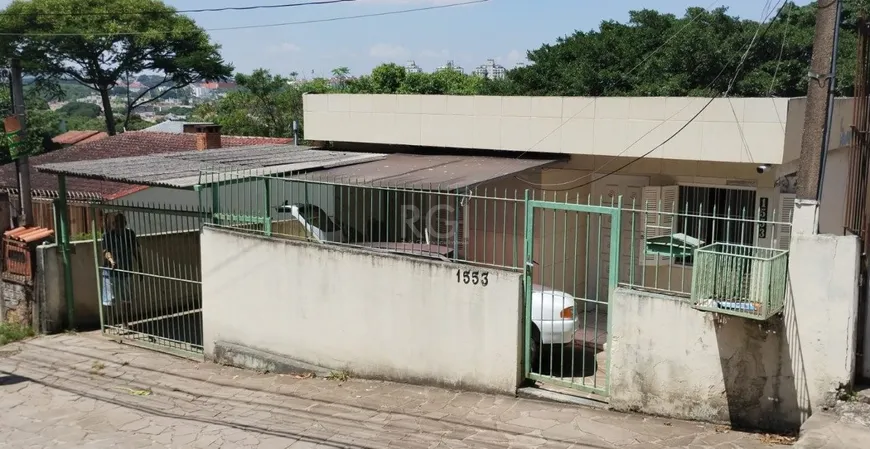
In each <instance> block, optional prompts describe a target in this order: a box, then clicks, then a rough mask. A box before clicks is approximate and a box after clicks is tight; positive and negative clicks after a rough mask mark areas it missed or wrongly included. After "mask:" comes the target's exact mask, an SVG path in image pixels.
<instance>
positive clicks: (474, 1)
mask: <svg viewBox="0 0 870 449" xmlns="http://www.w3.org/2000/svg"><path fill="white" fill-rule="evenodd" d="M488 1H490V0H470V1H464V2H459V3H448V4H445V5H436V6H426V7H421V8H409V9H400V10H397V11H385V12H378V13H370V14H357V15H352V16H339V17H328V18H325V19H313V20H299V21H294V22H279V23H266V24H260V25H239V26H231V27H222V28H207V29H205V30H203V31H208V32H211V31H233V30H248V29H254V28H276V27H285V26H293V25H309V24H315V23H327V22H338V21H342V20H355V19H367V18H371V17H384V16H393V15H399V14H408V13H414V12H422V11H432V10H436V9H447V8H455V7H459V6H467V5H474V4H477V3H486V2H488ZM174 32H175V31H174V30H149V31H128V32H124V31H118V32H84V31H80V32H77V33H0V36H22V37H69V36H138V35H144V34H155V33H156V34H172V33H174Z"/></svg>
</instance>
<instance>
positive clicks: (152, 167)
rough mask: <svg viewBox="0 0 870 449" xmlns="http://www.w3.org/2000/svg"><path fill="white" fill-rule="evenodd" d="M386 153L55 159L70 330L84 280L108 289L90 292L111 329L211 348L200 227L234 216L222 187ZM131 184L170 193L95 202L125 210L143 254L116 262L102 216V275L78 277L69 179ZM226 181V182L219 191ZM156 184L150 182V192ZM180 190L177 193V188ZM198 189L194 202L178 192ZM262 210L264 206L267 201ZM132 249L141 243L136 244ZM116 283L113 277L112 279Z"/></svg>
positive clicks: (164, 345)
mask: <svg viewBox="0 0 870 449" xmlns="http://www.w3.org/2000/svg"><path fill="white" fill-rule="evenodd" d="M384 157H386V155H382V154H360V153H349V152H340V151H324V150H317V149H313V148H310V147H299V146H293V145H260V146H249V147H235V148H225V149H214V150H204V151H185V152H176V153H164V154H154V155H149V156H137V157H125V158H111V159H101V160H91V161H81V162H69V163H56V164H45V165H41V166H38V167H36V169H37V170H38V171H41V172H44V173H51V174H55V175H57V178H58V191H59V200H58V212H59V213H58V214H57V215H58V230H59V233H58V234H59V238H58V246H59V250H60V251H59V252H60V254H61V260H62V264H63V273H64V284H65V289H64V290H65V294H66V303H67V313H68V320H69V321H68V323H69V327H70V328H72V329H74V328H75V326H76V324H75V322H74V317H75V313H74V309H75V302H76V301H75V298H73V296H72V295H73V292H74V289H73V285H74V283H76V282H95V283H96V287H97V288H96V291H97V292H98V295H97V297H96V298H92V299H88V300H93V301H97V303H98V304H100V307H99V313H100V317H99V319H100V324H101V328H102V330H103V332H104V334H106V335H108V336H111V337H113V338H115V339H118V340H121V341H125V342H131V343H135V344H141V345H146V346H149V347H152V348H155V349H159V350H164V351H169V352H173V353H176V354H179V355H183V356H194V357H198V356H199V355H200V354H201V353H202V324H201V321H202V318H201V310H202V299H201V298H202V294H201V263H200V260H199V257H200V256H199V229H200V226H201V225H202V223H203V222H206V221H215V220H222V219H227V216H226V214H224V213H222V212H221V209H220V208H221V206H224V207H225V206H226V205H227V203H228V202H230V201H231V200H232V199H231V198H223V199H222V198H221V197H220V194H219V192H220V188H219V187H220V186H221V185H225V184H226V185H234V184H238V183H242V182H244V177H260V176H268V175H275V174H281V173H288V172H300V171H307V170H318V169H325V168H332V167H337V166H342V165H346V164H355V163H362V162H370V161H374V160H378V159H383V158H384ZM67 176H71V177H78V178H86V179H94V180H105V181H114V182H123V183H128V184H131V185H137V186H149V187H150V188H154V189H153V191H154V192H158V193H161V194H162V195H163V200H161V201H159V202H149V203H143V202H131V201H125V200H123V199H122V200H115V201H111V202H105V203H99V204H97V203H95V204H93V205H92V208H93V209H94V210H93V212H94V213H92V214H91V217H97V216H111V215H113V214H119V213H120V214H124V215H126V218H127V223H128V228H130V229H132V230H133V231H134V232H135V233H136V235H135V239H133V241H134V242H135V243H129V242H126V241H125V242H123V244H122V247H124V248H135V251H136V252H137V253H138V254H139V257H138V258H137V259H138V261H137V262H136V263H133V264H132V265H131V266H130V267H124V268H123V269H122V268H114V269H111V270H110V269H107V268H106V267H104V261H103V260H102V257H101V256H102V249H103V248H102V245H101V243H100V240H101V237H102V234H103V231H105V226H104V225H105V223H97V222H96V221H97V220H96V218H92V220H93V222H92V229H93V230H94V232H93V252H94V261H93V264H94V271H92V273H94V274H95V276H93V277H88V278H78V279H74V278H73V276H72V269H71V261H70V248H71V245H70V235H69V226H68V223H69V221H68V220H69V219H68V211H67V207H66V205H67V191H66V177H67ZM215 186H217V187H218V188H215ZM148 190H152V189H146V190H145V191H148ZM173 192H175V193H173ZM185 195H187V198H190V197H191V196H193V197H194V198H196V197H199V201H197V202H196V203H194V204H193V205H192V204H190V202H188V203H187V204H185V203H184V202H183V201H178V198H181V197H184V196H185ZM257 204H258V205H260V206H261V207H262V203H257ZM131 251H132V249H131ZM119 278H123V279H126V280H127V281H125V285H127V289H128V290H125V291H127V292H128V295H129V298H127V299H130V301H122V300H120V299H124V298H120V299H119V300H118V301H116V302H113V301H110V300H106V298H107V297H106V296H105V294H106V292H107V291H108V290H109V288H110V287H109V286H111V289H112V291H113V293H116V291H118V290H119V289H118V287H117V285H118V284H117V280H118V279H119ZM107 282H108V283H107Z"/></svg>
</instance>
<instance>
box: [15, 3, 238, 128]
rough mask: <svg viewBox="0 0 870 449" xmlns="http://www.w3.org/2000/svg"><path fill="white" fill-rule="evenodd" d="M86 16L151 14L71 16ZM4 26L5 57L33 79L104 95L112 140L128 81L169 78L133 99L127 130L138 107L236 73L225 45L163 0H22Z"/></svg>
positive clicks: (127, 113)
mask: <svg viewBox="0 0 870 449" xmlns="http://www.w3.org/2000/svg"><path fill="white" fill-rule="evenodd" d="M83 11H94V12H96V13H99V12H109V11H115V12H118V11H122V12H123V11H148V13H147V14H125V13H119V14H112V15H109V14H92V15H76V14H64V13H77V12H83ZM59 13H60V14H59ZM0 25H2V29H3V30H4V32H5V33H8V34H6V35H4V36H3V37H2V39H0V53H2V54H0V56H2V57H10V56H12V55H16V56H18V57H20V58H21V60H22V63H23V64H24V69H25V71H26V72H27V73H29V74H32V75H37V76H39V77H42V78H49V79H50V78H60V77H68V78H71V79H73V80H75V81H77V82H78V83H80V84H82V85H84V86H87V87H89V88H90V89H92V90H94V91H96V92H97V93H99V95H100V97H101V99H102V103H103V110H104V111H105V119H106V129H107V131H108V132H109V134H115V129H116V125H115V117H114V116H113V115H112V108H111V103H110V96H109V92H110V91H111V89H112V88H113V87H115V86H117V85H118V82H119V80H120V79H121V78H122V77H126V76H128V75H129V74H137V73H142V72H151V73H158V74H160V75H161V76H162V78H161V79H160V80H159V81H158V82H155V83H151V84H152V85H151V86H148V87H147V88H146V89H143V90H142V91H140V92H137V93H136V94H135V95H132V96H131V97H130V101H129V102H128V104H127V108H126V113H125V116H124V125H125V126H126V125H127V124H128V122H129V121H130V119H131V117H132V114H133V111H134V110H135V109H136V108H137V107H138V106H141V105H143V104H147V103H150V102H153V101H156V100H158V99H160V98H162V97H163V96H165V95H167V93H169V92H173V91H175V90H178V89H183V88H185V87H186V86H189V85H190V84H192V83H196V82H201V81H215V80H224V79H226V78H228V77H229V76H230V75H231V74H232V66H230V65H228V64H227V63H225V62H224V60H223V59H222V58H221V56H220V53H219V49H220V46H219V45H217V44H214V43H212V42H210V41H209V37H208V35H207V34H206V33H205V31H204V30H203V29H202V28H199V27H198V26H197V25H196V23H195V22H194V21H193V20H192V19H190V18H188V17H186V16H184V15H181V14H178V13H177V12H176V10H175V8H172V7H169V6H167V5H165V4H164V3H163V2H162V1H160V0H27V1H25V0H14V1H13V2H12V3H11V4H10V5H9V6H8V7H7V8H6V9H5V10H4V11H3V15H2V18H0ZM77 33H81V34H77ZM152 93H156V94H152Z"/></svg>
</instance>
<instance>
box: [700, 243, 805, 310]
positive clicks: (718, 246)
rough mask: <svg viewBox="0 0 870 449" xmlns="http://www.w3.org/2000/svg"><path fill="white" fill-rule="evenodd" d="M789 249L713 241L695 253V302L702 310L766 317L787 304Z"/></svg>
mask: <svg viewBox="0 0 870 449" xmlns="http://www.w3.org/2000/svg"><path fill="white" fill-rule="evenodd" d="M787 271H788V251H786V250H781V249H773V248H756V247H751V246H742V245H732V244H726V243H714V244H712V245H708V246H705V247H703V248H700V249H698V250H697V251H696V252H695V267H694V271H693V273H692V302H694V304H695V306H696V307H698V308H699V309H703V310H707V311H710V312H717V313H724V314H728V315H738V316H743V317H746V318H752V319H757V320H766V319H768V318H770V317H772V316H773V315H775V314H777V313H779V312H781V311H782V309H783V305H784V304H785V292H786V273H787Z"/></svg>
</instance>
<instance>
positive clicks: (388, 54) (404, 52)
mask: <svg viewBox="0 0 870 449" xmlns="http://www.w3.org/2000/svg"><path fill="white" fill-rule="evenodd" d="M408 54H409V52H408V49H406V48H405V47H403V46H401V45H395V44H377V45H374V46H372V48H370V49H369V56H372V57H374V58H380V59H400V58H406V57H407V56H408Z"/></svg>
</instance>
